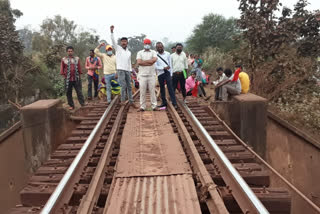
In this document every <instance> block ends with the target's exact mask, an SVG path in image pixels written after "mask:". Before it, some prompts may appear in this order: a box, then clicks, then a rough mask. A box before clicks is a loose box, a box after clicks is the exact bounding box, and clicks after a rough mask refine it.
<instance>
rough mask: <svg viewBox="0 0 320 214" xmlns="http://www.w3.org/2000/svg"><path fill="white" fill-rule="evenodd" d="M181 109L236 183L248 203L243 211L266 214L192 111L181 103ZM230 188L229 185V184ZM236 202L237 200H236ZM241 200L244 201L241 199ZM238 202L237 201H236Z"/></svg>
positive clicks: (259, 202) (262, 206) (266, 211)
mask: <svg viewBox="0 0 320 214" xmlns="http://www.w3.org/2000/svg"><path fill="white" fill-rule="evenodd" d="M181 104H182V105H183V107H184V108H185V110H186V112H187V113H188V114H189V116H190V117H191V118H192V120H193V121H194V123H195V124H196V125H197V126H198V128H199V129H200V131H201V132H202V133H203V134H204V137H205V138H206V140H207V141H208V142H209V143H210V144H211V146H212V148H213V150H214V152H215V153H216V154H217V157H216V158H217V159H219V160H220V161H221V163H222V164H223V165H224V168H225V170H226V174H228V176H232V178H229V179H234V180H235V181H236V182H237V185H238V187H240V188H241V190H242V192H241V194H242V196H245V198H246V199H247V200H249V201H250V205H248V208H245V211H250V213H252V212H251V211H254V212H253V213H260V214H268V213H269V212H268V210H267V209H266V208H265V207H264V205H263V204H262V203H261V201H260V200H259V199H258V198H257V196H256V195H255V194H254V193H253V191H252V190H251V189H250V187H249V186H248V184H247V183H246V182H245V181H244V180H243V178H242V177H241V175H240V174H239V172H238V171H237V170H236V169H235V168H234V167H233V165H232V163H231V162H230V161H229V159H228V158H227V157H226V156H225V154H224V153H223V152H222V150H221V149H220V148H219V146H218V145H217V144H216V143H215V142H214V140H213V139H212V137H211V136H210V134H209V133H208V132H207V130H206V129H205V128H204V127H203V126H202V124H201V123H200V121H199V120H198V119H197V118H196V116H195V115H194V114H193V113H192V111H191V110H190V109H189V107H188V106H187V105H186V104H185V103H181ZM229 185H230V186H231V184H229ZM236 200H237V198H236ZM241 200H244V198H242V199H241ZM238 202H239V201H238ZM239 206H240V207H241V208H242V209H243V208H244V207H242V206H241V203H239Z"/></svg>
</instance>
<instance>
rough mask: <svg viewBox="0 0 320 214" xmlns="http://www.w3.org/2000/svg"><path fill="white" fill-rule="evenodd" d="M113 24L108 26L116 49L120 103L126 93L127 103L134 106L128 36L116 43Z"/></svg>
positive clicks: (123, 101) (122, 101)
mask: <svg viewBox="0 0 320 214" xmlns="http://www.w3.org/2000/svg"><path fill="white" fill-rule="evenodd" d="M113 30H114V26H113V25H112V26H111V27H110V31H111V41H112V44H113V47H114V49H115V50H116V64H117V74H116V76H117V77H118V78H119V79H118V80H119V84H120V86H121V104H122V105H124V103H125V100H126V95H128V99H129V103H130V105H131V106H133V107H134V108H136V106H135V105H134V103H133V98H132V88H131V75H130V72H131V71H132V67H131V52H130V51H129V50H128V38H127V37H122V38H121V39H120V44H121V46H120V45H118V44H117V42H116V40H115V39H114V35H113Z"/></svg>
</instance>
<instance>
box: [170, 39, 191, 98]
mask: <svg viewBox="0 0 320 214" xmlns="http://www.w3.org/2000/svg"><path fill="white" fill-rule="evenodd" d="M182 48H183V46H182V44H181V43H178V44H177V45H176V52H175V53H173V54H171V65H172V72H173V74H172V84H173V90H174V91H176V89H177V86H178V82H179V83H180V88H181V91H182V96H183V101H184V102H186V88H185V84H186V79H185V77H184V72H185V71H187V70H188V59H187V57H186V54H185V53H184V52H183V51H182Z"/></svg>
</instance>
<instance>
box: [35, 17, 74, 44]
mask: <svg viewBox="0 0 320 214" xmlns="http://www.w3.org/2000/svg"><path fill="white" fill-rule="evenodd" d="M40 28H41V30H40V32H41V34H42V35H43V36H45V37H48V38H51V40H52V41H53V42H54V43H55V44H58V43H62V44H68V43H71V42H72V41H73V40H74V39H75V34H76V33H75V30H76V28H77V25H76V24H75V23H74V21H69V20H67V19H66V18H63V17H61V16H60V15H56V16H55V17H54V18H53V19H50V18H48V19H45V20H44V21H43V22H42V24H41V26H40Z"/></svg>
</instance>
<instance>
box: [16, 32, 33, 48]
mask: <svg viewBox="0 0 320 214" xmlns="http://www.w3.org/2000/svg"><path fill="white" fill-rule="evenodd" d="M18 32H19V38H20V40H21V42H22V45H23V47H24V50H23V51H24V53H26V54H31V52H32V37H33V32H32V30H30V29H29V28H27V27H25V28H23V29H21V30H19V31H18Z"/></svg>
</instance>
